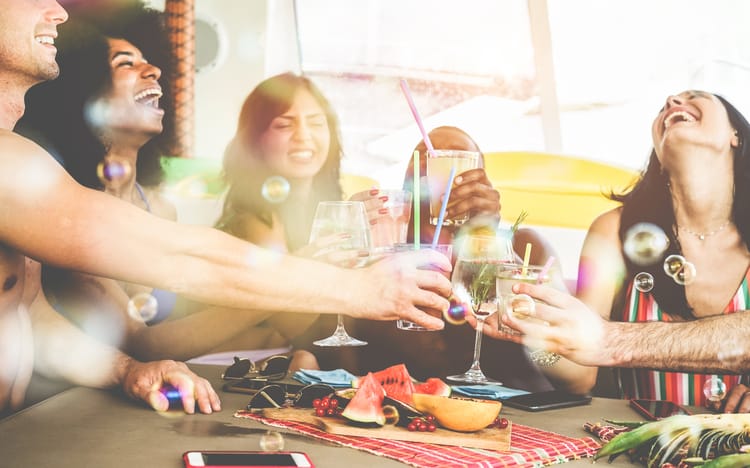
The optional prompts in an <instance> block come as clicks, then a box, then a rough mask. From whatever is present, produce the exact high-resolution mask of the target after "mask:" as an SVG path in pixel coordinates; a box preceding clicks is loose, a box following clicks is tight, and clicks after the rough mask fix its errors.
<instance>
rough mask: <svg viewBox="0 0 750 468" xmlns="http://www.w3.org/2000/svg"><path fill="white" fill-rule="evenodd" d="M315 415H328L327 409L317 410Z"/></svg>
mask: <svg viewBox="0 0 750 468" xmlns="http://www.w3.org/2000/svg"><path fill="white" fill-rule="evenodd" d="M315 415H316V416H325V415H326V409H325V408H315Z"/></svg>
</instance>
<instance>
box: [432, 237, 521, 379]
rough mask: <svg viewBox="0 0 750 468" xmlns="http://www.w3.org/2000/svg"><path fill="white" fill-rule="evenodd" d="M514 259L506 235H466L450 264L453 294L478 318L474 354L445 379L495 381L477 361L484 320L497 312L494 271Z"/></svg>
mask: <svg viewBox="0 0 750 468" xmlns="http://www.w3.org/2000/svg"><path fill="white" fill-rule="evenodd" d="M512 261H513V243H512V242H511V240H510V238H509V237H508V236H503V235H495V236H471V235H470V236H466V237H465V238H464V239H463V242H462V243H461V246H460V248H459V250H458V260H457V261H456V265H455V266H454V267H453V276H452V278H451V282H452V283H453V295H454V296H455V297H456V298H457V299H458V300H459V301H460V302H461V303H463V304H465V305H467V306H468V309H469V312H471V313H472V314H474V316H475V317H476V319H477V327H476V335H475V339H474V358H473V362H472V363H471V367H469V370H467V371H466V372H464V373H463V374H459V375H450V376H448V377H447V378H448V380H452V381H454V382H465V383H470V384H485V383H497V381H496V380H493V379H490V378H488V377H487V376H485V375H484V372H482V369H481V367H480V365H479V357H480V352H481V349H482V327H483V325H484V321H485V320H486V319H487V318H488V317H489V316H491V315H492V314H494V313H496V312H497V308H498V304H497V288H496V284H495V282H496V279H495V277H496V275H497V270H498V268H499V267H500V265H503V264H505V263H510V262H512Z"/></svg>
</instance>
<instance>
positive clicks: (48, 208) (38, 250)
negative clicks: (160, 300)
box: [0, 131, 450, 328]
mask: <svg viewBox="0 0 750 468" xmlns="http://www.w3.org/2000/svg"><path fill="white" fill-rule="evenodd" d="M0 146H1V147H3V148H4V151H7V152H8V155H9V157H7V158H2V159H1V160H0V161H2V162H0V182H1V183H2V184H3V187H4V190H3V192H2V193H0V219H3V220H5V222H3V223H0V239H3V241H4V242H5V243H6V244H8V245H10V246H11V247H14V248H16V249H17V250H19V251H21V252H23V253H25V254H27V255H28V256H30V257H32V258H35V259H37V260H39V261H42V262H44V263H48V264H51V265H56V266H59V267H63V268H68V269H76V270H80V271H85V272H87V273H90V274H94V275H97V276H105V277H110V278H118V279H121V280H124V281H129V282H132V283H138V284H147V285H150V286H154V287H158V288H162V289H168V290H172V291H175V292H177V293H180V294H184V295H186V296H188V297H191V298H194V299H196V300H199V301H203V302H209V303H215V304H218V305H225V306H229V307H237V308H248V309H257V310H265V311H282V310H287V311H288V310H291V311H304V312H311V313H338V312H343V313H347V314H350V315H352V316H354V317H361V318H372V319H381V320H390V319H395V318H398V317H403V318H405V319H408V320H413V321H415V322H418V323H421V324H424V325H425V326H428V327H430V328H441V327H442V325H443V324H442V321H441V320H439V319H436V318H434V317H430V316H428V315H427V314H426V313H424V312H422V311H420V310H419V309H418V308H417V306H422V307H426V308H432V309H437V310H439V311H442V310H445V309H447V307H448V301H447V300H446V299H445V298H446V297H447V296H448V295H449V294H450V284H449V282H448V281H447V280H446V279H445V278H444V277H443V276H442V275H440V274H439V273H436V272H429V271H422V270H418V269H417V265H418V264H420V263H423V262H425V261H429V262H432V263H434V264H436V265H438V266H440V267H441V268H443V269H445V270H446V271H449V270H450V265H449V264H448V262H447V261H446V260H445V259H444V258H442V256H441V255H439V254H434V253H430V252H425V253H424V254H422V255H420V256H418V257H412V258H411V259H410V261H408V262H406V263H404V262H398V263H395V262H390V263H384V262H379V263H378V264H376V265H373V266H371V267H369V268H366V269H362V270H343V269H340V268H336V267H333V266H330V265H325V264H320V263H316V262H312V261H309V260H304V259H299V258H294V257H292V256H289V255H281V254H275V253H273V252H270V251H268V250H264V249H260V248H258V247H256V246H254V245H252V244H248V243H246V242H243V241H240V240H238V239H236V238H233V237H232V236H229V235H227V234H224V233H221V232H219V231H216V230H214V229H210V228H204V227H199V226H184V225H179V224H176V223H172V222H169V221H166V220H161V219H159V218H157V217H154V216H151V215H149V214H148V213H145V212H144V211H143V210H140V209H138V208H136V207H134V206H132V205H129V204H127V203H124V202H121V201H119V200H116V199H115V198H114V197H111V196H109V195H106V194H104V193H101V192H97V191H94V190H88V189H85V188H83V187H81V186H80V185H78V184H76V183H75V182H74V181H73V180H72V179H71V178H70V177H69V176H68V175H67V174H66V173H65V171H64V170H63V169H62V168H60V167H59V165H57V163H55V162H54V161H53V160H52V158H50V156H49V155H48V154H46V153H45V152H44V151H43V150H42V149H41V148H40V147H39V146H37V145H35V144H33V143H31V142H30V141H29V140H26V139H24V138H22V137H20V136H18V135H15V134H12V133H10V132H5V131H4V132H0ZM441 296H442V297H441Z"/></svg>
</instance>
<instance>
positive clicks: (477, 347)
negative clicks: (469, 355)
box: [469, 316, 484, 372]
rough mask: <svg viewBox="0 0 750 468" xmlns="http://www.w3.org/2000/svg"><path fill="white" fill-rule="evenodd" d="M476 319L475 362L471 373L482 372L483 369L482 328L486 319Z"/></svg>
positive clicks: (472, 364)
mask: <svg viewBox="0 0 750 468" xmlns="http://www.w3.org/2000/svg"><path fill="white" fill-rule="evenodd" d="M476 317H477V331H476V335H475V337H474V360H473V362H472V363H471V367H470V368H469V372H471V371H477V372H482V369H481V368H480V367H479V355H480V353H481V351H482V328H483V326H484V317H481V318H480V317H478V316H476Z"/></svg>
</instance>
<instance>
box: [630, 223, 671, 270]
mask: <svg viewBox="0 0 750 468" xmlns="http://www.w3.org/2000/svg"><path fill="white" fill-rule="evenodd" d="M667 247H669V239H668V238H667V236H666V234H664V231H662V230H661V228H660V227H659V226H657V225H655V224H651V223H638V224H635V225H633V226H632V227H631V228H630V229H628V232H627V233H626V234H625V242H624V244H623V250H624V251H625V255H626V256H627V257H628V258H629V259H630V261H631V262H633V263H635V264H638V265H651V264H653V263H656V262H658V261H659V259H660V258H661V256H662V255H664V252H665V251H666V250H667Z"/></svg>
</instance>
